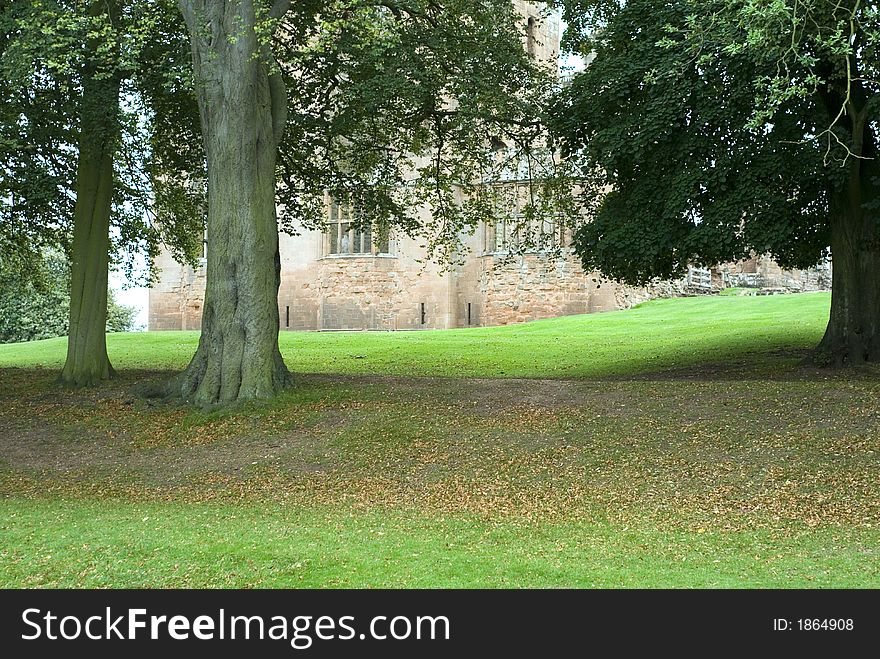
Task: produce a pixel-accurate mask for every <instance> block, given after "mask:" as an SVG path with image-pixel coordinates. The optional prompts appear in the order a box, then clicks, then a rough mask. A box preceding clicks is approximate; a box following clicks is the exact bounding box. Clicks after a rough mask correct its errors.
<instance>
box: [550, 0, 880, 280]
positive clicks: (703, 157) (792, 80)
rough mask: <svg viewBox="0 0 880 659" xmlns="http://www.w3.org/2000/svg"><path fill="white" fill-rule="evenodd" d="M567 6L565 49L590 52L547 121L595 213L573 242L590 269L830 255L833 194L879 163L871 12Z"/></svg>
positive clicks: (857, 5)
mask: <svg viewBox="0 0 880 659" xmlns="http://www.w3.org/2000/svg"><path fill="white" fill-rule="evenodd" d="M563 4H564V6H565V16H566V19H567V20H568V22H569V24H570V31H569V33H568V35H567V46H568V47H569V48H571V49H572V50H575V51H577V52H580V53H582V54H585V55H586V54H590V53H594V54H595V59H594V61H593V62H592V64H591V65H590V66H589V68H587V70H586V71H585V72H583V73H582V74H580V75H578V76H576V77H575V79H574V82H573V84H572V85H571V86H570V87H569V88H568V89H567V90H565V92H564V93H563V94H562V95H561V96H560V98H559V99H558V103H557V104H556V106H555V108H554V110H553V113H552V114H553V120H552V124H553V127H554V130H555V132H556V134H557V136H558V137H559V139H560V140H561V142H562V145H563V147H564V149H565V151H566V153H567V154H568V155H570V156H571V157H572V158H573V159H575V160H576V161H577V162H578V164H579V165H580V167H581V173H582V175H583V177H584V181H583V184H584V188H583V189H584V195H583V197H584V204H585V205H586V206H587V207H588V208H589V211H590V213H591V214H592V215H593V216H594V218H595V219H594V221H593V222H591V223H589V224H587V225H584V226H583V228H581V229H580V231H579V232H578V234H577V236H576V247H577V249H578V252H579V253H580V255H581V257H582V259H583V261H584V264H585V266H586V267H587V269H590V270H592V269H594V268H595V269H599V270H601V271H602V272H604V273H605V274H607V275H610V276H612V277H616V278H620V279H623V280H625V281H628V282H633V283H642V282H645V281H647V280H649V279H651V278H653V277H672V276H676V275H679V274H681V273H682V272H683V271H684V269H685V268H686V266H687V265H688V264H689V263H691V264H703V265H713V264H716V263H719V262H724V261H729V260H735V259H738V258H741V257H744V256H746V255H748V254H749V253H750V252H758V253H770V254H772V255H773V257H774V258H776V259H777V260H778V261H779V262H780V264H782V265H784V266H788V267H805V266H809V265H812V264H814V263H815V262H817V261H818V260H819V259H820V258H821V257H823V256H824V255H825V254H826V253H827V247H828V245H829V243H830V230H831V229H830V226H831V215H832V213H831V209H830V207H831V204H832V199H833V197H834V195H836V194H840V193H841V191H843V190H845V188H846V186H847V185H850V184H851V183H852V181H853V180H854V179H853V176H855V179H856V180H858V179H859V176H860V174H859V172H860V170H863V169H864V167H865V165H864V163H865V162H866V161H864V160H862V159H864V158H874V154H875V153H877V139H878V137H877V136H878V131H877V119H878V100H880V95H878V90H880V85H878V79H880V75H878V74H880V71H878V67H877V62H878V61H880V60H878V57H877V52H876V49H877V44H878V34H880V21H878V14H877V7H876V4H875V3H864V2H859V1H858V0H849V1H848V2H838V3H828V2H824V1H820V0H815V1H813V0H807V1H806V2H804V1H801V0H797V1H796V2H790V1H787V0H780V1H778V2H770V3H767V2H758V1H757V0H755V1H752V0H674V1H670V2H664V3H656V2H650V1H648V0H627V2H615V1H611V0H570V1H568V2H565V3H563ZM865 178H868V179H870V177H863V178H862V180H861V182H860V183H859V185H861V188H860V192H858V194H859V195H861V196H862V199H863V202H864V204H865V208H868V207H870V204H874V206H876V205H877V202H876V187H877V185H878V181H877V180H876V179H873V180H864V179H865ZM872 188H873V190H872Z"/></svg>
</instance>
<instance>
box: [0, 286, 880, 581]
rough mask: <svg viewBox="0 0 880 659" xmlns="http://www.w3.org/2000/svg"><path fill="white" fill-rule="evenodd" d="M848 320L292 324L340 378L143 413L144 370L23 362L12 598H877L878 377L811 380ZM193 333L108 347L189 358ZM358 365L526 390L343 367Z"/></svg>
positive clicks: (43, 358) (21, 351)
mask: <svg viewBox="0 0 880 659" xmlns="http://www.w3.org/2000/svg"><path fill="white" fill-rule="evenodd" d="M827 306H828V297H827V296H826V295H804V296H790V297H767V298H713V299H705V298H699V299H686V300H671V301H660V302H653V303H650V304H647V305H644V306H643V307H641V308H639V309H636V310H632V311H628V312H621V313H610V314H602V315H594V316H588V317H577V318H565V319H558V320H552V321H542V322H538V323H532V324H529V325H525V326H518V327H507V328H492V329H472V330H456V331H449V332H424V333H401V334H364V333H347V334H292V333H285V334H283V335H282V346H283V349H284V352H285V356H286V358H287V360H288V363H289V364H290V365H291V367H292V368H293V370H295V371H297V372H299V373H328V374H331V375H330V376H301V377H300V380H299V382H300V384H299V386H298V387H296V388H295V389H293V390H291V391H290V392H287V393H285V394H284V395H283V396H281V397H280V398H279V399H278V400H276V401H274V402H273V403H271V404H269V405H261V406H248V407H246V408H244V409H241V410H234V411H223V412H210V413H206V412H199V411H195V410H187V409H180V408H173V407H163V406H159V407H153V406H149V405H144V404H142V403H139V402H137V401H131V399H130V395H129V394H128V393H127V389H128V387H129V386H130V385H131V383H133V382H134V381H136V380H137V379H139V378H140V377H142V375H141V374H138V373H135V372H132V371H129V372H128V373H127V374H126V373H123V377H122V379H121V381H120V382H117V383H115V384H111V385H107V386H105V387H103V388H101V389H100V390H98V391H97V392H86V393H76V394H73V393H69V394H68V393H65V394H59V393H58V392H57V390H55V389H54V388H53V387H52V385H51V373H46V372H45V371H41V370H32V369H29V370H16V369H9V370H6V371H0V379H2V380H0V381H2V382H4V384H5V385H6V386H4V387H2V388H0V434H2V435H3V436H5V437H6V438H7V439H6V442H7V446H6V450H5V451H4V452H3V454H2V455H0V497H2V499H0V586H78V585H81V586H174V585H180V586H374V587H375V586H391V587H397V586H465V587H470V586H490V587H494V586H594V585H597V586H612V587H614V586H642V587H660V586H694V587H704V586H721V587H726V586H782V587H785V586H839V587H853V586H875V587H876V586H880V560H878V559H880V557H878V550H877V547H878V546H880V512H878V502H880V499H878V497H877V492H878V491H880V478H878V473H880V472H878V464H877V456H878V455H880V441H878V438H880V382H878V380H877V378H876V376H874V375H872V374H870V373H867V374H858V377H856V378H855V379H853V377H852V375H851V374H844V375H838V374H831V375H829V374H827V373H824V372H821V371H812V370H804V368H803V367H802V366H799V365H797V362H798V354H797V351H799V350H803V349H805V348H808V347H809V346H811V345H812V344H814V343H815V342H816V341H817V340H818V338H819V337H820V336H821V331H822V329H823V324H824V319H825V318H826V314H827ZM195 341H196V336H195V335H194V334H192V333H165V334H141V335H117V336H113V337H111V341H110V350H111V354H112V357H113V360H114V362H115V364H116V366H117V367H118V368H122V369H141V368H153V369H155V368H168V369H173V368H180V367H181V366H183V365H184V364H185V363H186V360H187V358H188V357H189V355H190V354H191V352H192V350H193V349H194V347H195ZM63 348H64V342H63V341H59V340H53V341H44V342H39V343H34V344H25V345H14V346H0V367H34V366H38V365H43V366H50V367H56V366H58V365H60V362H61V359H62V358H63ZM792 351H794V352H792ZM706 363H711V364H715V365H716V366H715V367H713V368H711V369H706V368H705V367H704V365H705V364H706ZM731 364H732V365H733V366H731ZM684 367H696V368H695V369H694V368H690V369H688V368H684ZM683 369H684V370H683ZM361 373H378V374H391V375H404V376H409V375H425V376H430V375H441V376H459V377H461V376H478V377H495V376H500V377H501V378H502V379H500V380H496V381H494V382H495V383H496V384H490V383H489V382H487V381H485V380H483V381H475V380H467V379H449V380H430V379H426V380H423V381H418V380H411V379H407V378H389V379H385V380H382V379H379V380H376V379H375V378H373V379H369V378H359V377H345V378H343V377H339V374H348V375H349V376H351V375H354V376H356V375H357V374H361ZM333 374H336V375H333ZM513 376H518V377H563V378H571V377H573V376H577V377H579V378H581V379H580V380H579V381H577V382H572V381H567V382H559V383H546V382H545V383H540V382H533V383H528V382H524V381H508V380H505V379H504V378H508V377H513ZM608 376H614V378H612V379H608ZM631 376H635V377H634V378H633V377H631Z"/></svg>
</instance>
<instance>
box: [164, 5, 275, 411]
mask: <svg viewBox="0 0 880 659" xmlns="http://www.w3.org/2000/svg"><path fill="white" fill-rule="evenodd" d="M194 5H196V6H194ZM198 5H200V6H198ZM181 8H182V9H183V13H184V16H185V18H186V19H187V24H188V27H189V30H190V35H191V44H192V52H193V64H194V67H195V73H196V79H197V81H198V94H199V107H200V113H201V123H202V132H203V137H204V141H205V150H206V154H207V164H208V263H207V288H206V291H205V305H204V310H203V315H202V335H201V339H200V341H199V347H198V350H197V351H196V354H195V356H194V357H193V359H192V362H190V364H189V366H188V367H187V369H186V370H185V371H184V372H183V373H182V374H181V375H180V376H178V377H177V378H176V379H175V380H173V381H172V393H173V394H176V395H180V396H181V397H183V398H184V399H186V400H190V401H192V402H195V403H197V404H200V405H212V404H216V403H225V402H230V401H235V400H247V399H255V398H269V397H271V396H273V395H275V394H276V393H277V392H278V391H279V390H280V389H281V388H283V387H284V386H285V385H287V384H288V382H289V377H290V376H289V373H288V370H287V367H286V366H285V365H284V361H283V359H282V357H281V352H280V350H279V348H278V330H279V318H278V287H279V284H280V281H281V279H280V277H281V272H280V271H281V264H280V258H279V253H278V224H277V218H276V214H275V180H276V179H275V161H276V154H277V148H278V142H279V140H280V138H281V131H282V130H283V126H284V119H285V114H284V113H285V111H286V102H287V99H286V94H285V93H284V89H283V86H282V85H281V83H280V80H279V79H278V77H277V76H271V75H270V69H269V64H268V62H267V59H266V58H267V53H266V49H265V47H261V45H260V44H259V42H258V40H257V37H256V33H255V30H254V26H255V20H256V19H255V14H254V8H253V3H251V2H248V1H246V0H242V1H240V2H227V3H215V2H205V3H198V2H187V1H186V0H181ZM193 9H194V10H195V11H193ZM205 19H207V25H208V27H209V28H210V31H208V32H206V30H205V27H206V24H205Z"/></svg>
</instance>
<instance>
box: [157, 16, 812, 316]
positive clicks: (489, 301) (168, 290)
mask: <svg viewBox="0 0 880 659" xmlns="http://www.w3.org/2000/svg"><path fill="white" fill-rule="evenodd" d="M515 5H516V8H517V10H518V11H519V13H520V15H521V16H522V17H523V28H524V29H523V39H524V47H525V48H527V49H528V50H529V52H530V53H532V54H534V56H535V57H536V58H538V59H539V60H542V61H546V62H550V63H553V65H554V66H555V63H556V62H557V60H558V55H559V39H560V24H559V19H558V17H555V16H549V17H548V16H546V15H542V14H541V5H540V4H539V3H531V2H524V1H522V0H515ZM507 184H510V185H517V184H518V183H517V182H516V181H510V182H508V183H507ZM349 216H350V209H346V208H344V207H340V206H338V205H337V204H334V203H328V204H327V217H328V225H327V226H328V230H326V231H323V232H322V231H304V232H303V233H301V234H300V235H297V236H289V235H286V234H282V235H281V236H280V252H281V288H280V290H279V295H278V305H279V315H280V319H281V329H282V330H417V329H448V328H454V327H469V326H481V325H482V326H489V325H505V324H509V323H520V322H525V321H530V320H537V319H540V318H551V317H556V316H564V315H572V314H585V313H593V312H598V311H609V310H614V309H622V308H628V307H630V306H632V305H633V304H636V303H639V302H642V301H645V300H647V299H650V298H651V297H657V296H669V295H678V294H687V293H689V292H705V291H706V290H707V289H712V288H718V287H723V286H725V285H736V281H732V280H731V279H730V274H731V273H730V270H731V268H728V271H726V272H725V273H723V275H724V276H722V272H721V270H718V269H715V270H713V271H697V270H694V271H693V272H691V273H689V274H688V277H687V278H686V279H685V280H682V281H680V282H665V283H663V284H660V285H657V286H655V287H651V288H650V289H636V288H631V287H628V286H623V285H621V284H617V283H614V282H601V279H600V277H599V276H598V275H595V274H591V273H585V272H584V271H583V269H582V268H581V266H580V262H579V260H578V259H577V257H576V256H575V255H574V253H573V251H572V250H571V248H570V247H569V246H568V245H569V243H570V239H571V236H570V233H569V232H566V231H565V230H562V229H560V230H559V231H558V232H557V231H556V230H555V228H553V229H552V230H551V232H550V233H551V234H552V235H556V242H557V244H556V245H555V247H556V248H557V249H555V250H551V251H548V252H540V251H535V252H530V253H526V254H517V255H515V256H514V255H511V254H509V251H508V243H507V238H508V237H507V236H506V235H505V229H504V226H503V223H499V225H498V226H494V225H491V226H490V225H488V224H486V225H483V226H480V227H478V229H477V231H475V232H474V233H473V235H467V236H462V240H463V248H464V249H465V250H466V252H465V253H466V256H465V258H464V259H463V261H462V263H460V264H459V265H456V266H454V267H453V268H452V269H449V270H444V269H443V268H441V267H440V266H439V265H437V264H435V263H432V262H430V261H428V260H427V259H426V253H425V250H424V248H422V247H421V246H420V244H419V242H418V241H417V240H414V239H411V238H409V237H407V236H404V235H394V234H393V233H392V235H390V236H389V237H387V238H385V239H380V238H379V236H378V235H375V234H371V232H369V231H362V232H359V231H355V230H354V229H352V228H350V226H349V224H348V219H349ZM156 266H157V267H158V268H159V280H158V282H157V283H156V284H154V285H153V287H152V288H151V289H150V298H149V323H148V329H150V330H181V329H183V330H196V329H199V328H200V325H201V318H202V301H203V299H204V290H205V262H204V260H202V261H200V263H199V265H198V267H196V268H193V267H191V266H188V265H181V264H179V263H176V262H175V261H174V260H173V258H172V257H171V255H170V254H169V253H168V252H163V253H162V254H160V256H159V257H158V258H157V260H156ZM768 267H769V268H770V270H772V271H773V274H774V275H778V277H779V278H783V279H784V278H785V277H787V276H788V275H785V273H782V272H781V271H778V268H776V269H775V270H774V269H773V268H772V266H768V265H767V260H762V259H754V260H753V261H752V262H747V263H745V264H739V265H737V266H732V270H734V271H735V272H734V274H739V273H743V274H745V275H748V274H750V273H759V274H760V273H761V272H763V271H764V270H767V269H768ZM777 271H778V272H777ZM790 275H791V276H790V277H788V279H790V280H791V281H793V282H795V284H794V285H793V286H790V287H789V288H795V289H796V288H798V287H800V288H810V287H812V283H810V282H811V281H812V280H810V282H807V283H803V284H798V283H797V282H804V281H806V280H805V278H804V277H802V276H801V274H800V273H790ZM768 276H769V275H768ZM746 278H747V279H748V277H746ZM817 287H821V285H819V284H817Z"/></svg>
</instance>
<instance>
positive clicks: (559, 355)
mask: <svg viewBox="0 0 880 659" xmlns="http://www.w3.org/2000/svg"><path fill="white" fill-rule="evenodd" d="M829 304H830V296H829V295H827V294H823V293H817V294H806V295H790V296H765V297H713V298H705V297H702V298H685V299H675V300H657V301H653V302H649V303H646V304H643V305H641V306H639V307H638V308H636V309H632V310H629V311H618V312H610V313H604V314H594V315H590V316H572V317H568V318H557V319H552V320H544V321H537V322H533V323H527V324H524V325H514V326H507V327H491V328H473V329H460V330H446V331H428V332H405V333H404V332H401V333H388V332H382V333H368V332H342V333H309V332H282V333H281V351H282V353H283V354H284V358H285V360H286V361H287V364H288V365H289V367H290V368H291V370H293V371H294V372H303V373H351V374H355V373H364V374H384V375H430V376H453V377H499V376H500V377H529V378H534V377H544V378H555V377H592V376H602V375H609V374H626V373H635V372H640V371H641V372H650V371H652V370H654V369H658V368H671V367H677V366H688V365H695V364H700V363H706V362H726V361H729V360H731V359H742V358H743V357H744V356H747V355H750V354H754V353H762V352H766V351H768V350H773V349H805V348H809V347H811V346H812V345H814V344H815V343H816V342H818V340H819V338H821V333H822V331H823V330H824V327H825V323H826V322H827V314H828V308H829ZM197 343H198V333H197V332H151V333H146V334H143V333H141V334H111V335H110V336H109V337H108V349H109V351H110V357H111V360H112V361H113V364H114V366H116V367H117V368H120V369H180V368H183V367H184V366H186V364H187V362H188V360H189V359H190V357H192V355H193V353H194V352H195V349H196V345H197ZM66 345H67V340H66V338H59V339H49V340H45V341H35V342H32V343H25V344H12V345H0V367H4V366H6V367H8V366H17V367H50V368H60V367H61V365H62V364H63V362H64V355H65V350H66Z"/></svg>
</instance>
